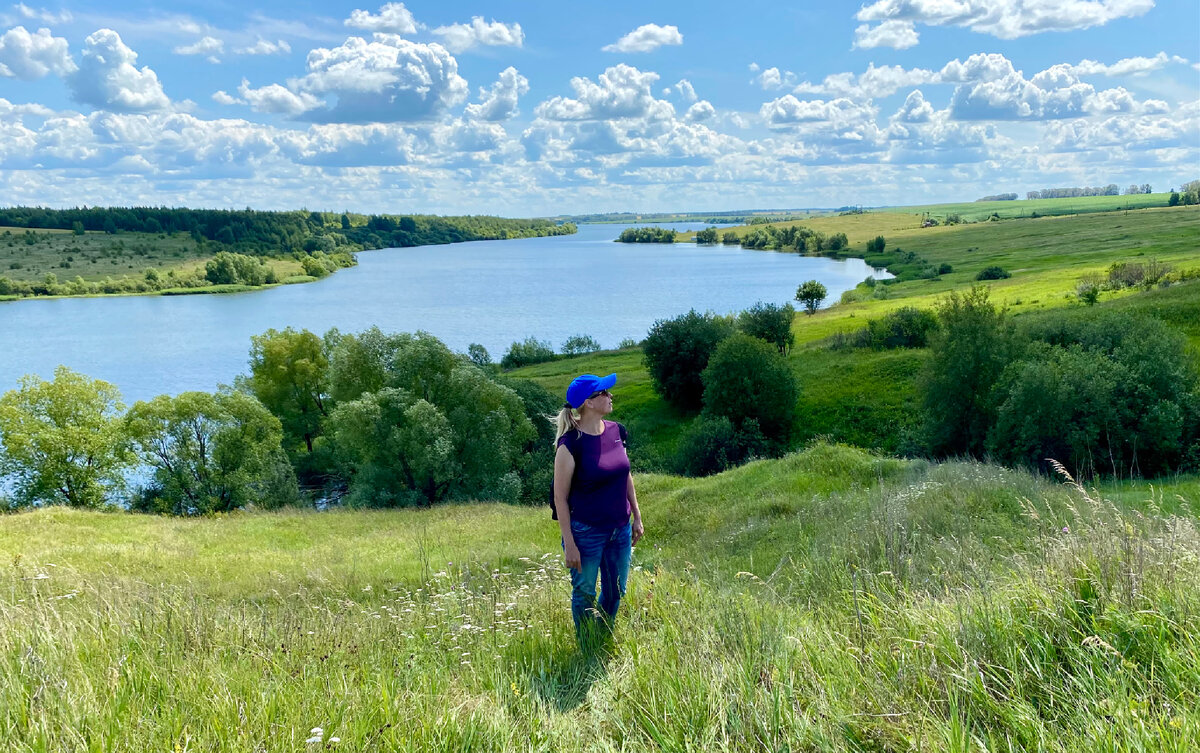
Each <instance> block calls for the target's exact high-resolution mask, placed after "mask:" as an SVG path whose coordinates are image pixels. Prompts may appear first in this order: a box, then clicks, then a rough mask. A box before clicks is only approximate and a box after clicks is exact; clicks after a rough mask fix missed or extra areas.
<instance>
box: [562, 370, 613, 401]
mask: <svg viewBox="0 0 1200 753" xmlns="http://www.w3.org/2000/svg"><path fill="white" fill-rule="evenodd" d="M616 383H617V375H616V374H609V375H608V376H606V377H598V376H596V375H595V374H580V375H579V376H577V377H575V378H574V379H572V380H571V384H570V386H568V387H567V403H568V404H569V405H570V406H571V407H572V408H578V407H579V406H581V405H583V401H584V400H587V399H588V398H589V397H591V396H592V395H594V394H595V393H597V392H599V391H600V390H607V389H610V388H611V387H612V386H613V385H614V384H616Z"/></svg>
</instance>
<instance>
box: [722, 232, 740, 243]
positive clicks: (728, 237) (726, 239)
mask: <svg viewBox="0 0 1200 753" xmlns="http://www.w3.org/2000/svg"><path fill="white" fill-rule="evenodd" d="M741 242H742V239H741V238H739V237H738V234H737V233H735V232H733V231H732V230H727V231H725V233H724V234H723V235H722V236H721V243H723V244H725V245H726V246H736V245H738V244H740V243H741Z"/></svg>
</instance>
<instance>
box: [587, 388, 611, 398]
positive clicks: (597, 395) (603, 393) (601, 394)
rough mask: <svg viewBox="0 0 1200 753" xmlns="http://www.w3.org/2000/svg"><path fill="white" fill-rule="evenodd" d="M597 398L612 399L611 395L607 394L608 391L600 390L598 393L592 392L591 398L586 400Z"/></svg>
mask: <svg viewBox="0 0 1200 753" xmlns="http://www.w3.org/2000/svg"><path fill="white" fill-rule="evenodd" d="M598 397H612V393H611V392H609V391H608V390H600V391H599V392H593V393H592V395H591V397H589V398H588V400H594V399H595V398H598Z"/></svg>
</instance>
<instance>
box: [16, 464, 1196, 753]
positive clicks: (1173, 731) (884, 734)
mask: <svg viewBox="0 0 1200 753" xmlns="http://www.w3.org/2000/svg"><path fill="white" fill-rule="evenodd" d="M1181 488H1194V487H1187V486H1186V485H1185V486H1184V487H1181ZM639 489H640V491H641V493H640V498H641V501H642V507H643V511H644V515H645V517H646V519H647V523H648V531H649V532H648V534H647V538H646V540H645V542H644V543H643V544H642V545H640V546H639V547H638V549H637V552H636V553H635V557H634V565H635V570H634V572H633V573H632V576H631V580H630V590H629V593H628V594H627V597H626V600H625V602H624V605H623V607H622V615H621V618H620V621H619V623H618V626H617V629H616V633H615V636H614V638H613V642H612V644H611V646H609V647H607V648H602V649H600V650H598V651H596V652H592V653H587V654H584V653H580V652H579V651H578V650H577V648H576V646H575V642H574V633H573V629H572V627H571V624H570V616H569V610H568V607H567V593H568V584H567V582H566V577H565V572H564V571H563V569H562V565H561V559H560V558H561V553H560V552H559V551H558V549H557V537H556V534H555V532H554V529H553V526H552V524H551V523H550V522H549V521H548V520H544V519H543V517H544V510H541V509H538V510H528V509H522V508H508V507H502V506H496V505H486V504H480V505H465V506H458V507H451V508H443V509H435V510H430V511H406V512H397V513H335V514H327V515H326V514H323V515H317V514H298V513H280V514H251V515H243V516H234V517H229V518H222V519H208V520H200V521H174V520H165V519H149V518H138V517H134V516H123V515H103V514H97V513H76V512H70V511H63V510H41V511H36V512H33V513H27V514H23V515H16V516H8V517H4V518H0V556H3V561H2V565H0V566H2V568H3V571H2V574H0V740H3V741H4V743H5V744H4V750H6V751H10V750H11V751H49V750H54V751H59V750H62V751H91V750H104V751H143V750H181V751H182V750H193V751H200V750H204V751H210V750H211V751H254V750H266V751H295V750H318V749H337V748H342V749H346V750H401V751H429V750H445V751H466V750H471V751H475V750H480V751H490V750H495V751H501V750H504V751H508V750H517V751H521V750H528V751H558V750H599V751H609V750H611V751H618V750H626V751H641V750H647V751H648V750H668V751H709V750H716V751H725V750H728V751H800V750H805V751H807V750H827V751H863V750H877V751H908V750H957V751H984V750H986V751H1024V750H1048V751H1081V752H1082V751H1142V750H1147V751H1148V750H1154V751H1158V750H1168V751H1170V750H1174V751H1184V750H1191V749H1193V748H1192V746H1193V744H1194V742H1193V741H1194V740H1196V739H1200V711H1198V709H1200V698H1198V697H1197V695H1198V694H1200V661H1197V652H1198V651H1200V588H1198V587H1200V534H1198V532H1197V528H1196V524H1195V520H1194V517H1193V514H1192V510H1191V507H1190V502H1189V501H1188V500H1176V503H1175V509H1176V510H1177V512H1176V513H1174V514H1168V513H1166V512H1163V510H1162V508H1163V507H1165V505H1164V504H1163V503H1162V502H1161V498H1158V499H1156V498H1150V499H1146V500H1143V501H1142V502H1141V504H1140V505H1139V506H1138V509H1133V508H1130V507H1126V506H1125V505H1123V504H1118V503H1115V502H1111V501H1107V500H1106V499H1105V498H1104V497H1105V495H1103V494H1102V493H1101V492H1098V491H1096V490H1087V489H1083V488H1081V487H1079V486H1077V485H1069V484H1068V485H1064V484H1058V483H1053V482H1049V481H1047V480H1044V479H1039V478H1036V477H1033V476H1030V475H1027V474H1023V473H1016V472H1011V471H1005V470H1002V469H998V468H995V467H992V466H987V465H981V464H976V463H947V464H942V465H934V466H930V465H927V464H924V463H909V462H903V461H894V460H884V459H880V458H876V457H872V456H869V455H866V454H864V453H861V452H858V451H853V450H849V449H847V448H843V447H835V446H829V445H817V446H814V447H813V448H810V449H809V450H806V451H805V452H802V453H798V454H795V455H791V456H788V457H786V458H783V459H781V460H778V461H762V462H757V463H752V464H750V465H748V466H744V467H743V468H739V469H736V470H734V471H730V472H728V473H725V474H721V475H719V476H715V477H712V478H709V479H702V480H697V481H685V480H682V479H677V478H673V477H665V476H647V477H643V478H642V484H641V485H640V487H639ZM221 542H224V544H223V545H222V544H221ZM251 550H252V551H251ZM317 728H319V729H320V732H319V733H317V732H316V731H315V730H316V729H317ZM335 740H336V741H335Z"/></svg>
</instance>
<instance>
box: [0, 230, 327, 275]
mask: <svg viewBox="0 0 1200 753" xmlns="http://www.w3.org/2000/svg"><path fill="white" fill-rule="evenodd" d="M6 232H8V233H11V235H7V236H6V235H5V233H6ZM25 232H26V230H25V228H2V227H0V274H2V275H5V276H6V277H8V278H9V279H12V280H24V281H29V282H35V281H36V282H40V281H41V280H43V279H44V278H45V277H46V273H48V272H53V273H54V274H55V275H56V276H57V277H58V280H59V282H65V281H68V280H73V279H75V277H76V276H79V277H82V278H83V279H84V280H87V281H88V282H96V281H99V280H103V279H104V278H105V277H112V278H114V279H120V278H122V277H126V276H129V277H135V278H141V276H142V274H143V273H144V272H145V271H146V269H147V268H148V267H154V268H155V269H157V270H158V271H159V272H161V273H162V274H164V275H165V274H166V272H167V271H168V270H172V269H173V270H175V271H176V273H177V274H182V273H188V274H190V273H191V272H192V271H194V270H195V269H196V268H198V267H202V266H203V265H204V263H205V262H206V261H208V260H209V259H210V258H212V253H210V252H206V251H201V250H199V249H198V248H197V246H196V243H195V241H193V240H192V239H191V237H190V236H189V235H187V234H186V233H174V234H172V235H169V236H168V235H156V234H153V233H120V234H119V235H108V234H106V233H97V232H88V233H84V234H83V235H75V234H74V233H72V232H70V231H68V230H31V231H29V232H32V233H34V234H35V235H36V236H37V237H38V242H37V243H35V244H33V245H29V244H27V243H25V240H24V235H25ZM68 257H70V258H72V259H73V260H72V261H68ZM64 263H65V264H66V265H67V266H65V267H64V266H61V265H62V264H64ZM14 264H15V265H19V266H17V267H15V268H14V266H13V265H14ZM271 265H272V266H274V267H275V270H276V273H277V274H278V275H279V277H280V279H283V278H285V277H289V276H292V275H300V274H304V270H303V268H301V266H300V264H299V262H296V261H294V260H291V259H284V260H279V259H275V260H272V261H271Z"/></svg>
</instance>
